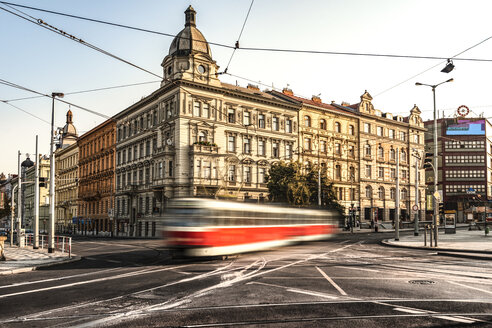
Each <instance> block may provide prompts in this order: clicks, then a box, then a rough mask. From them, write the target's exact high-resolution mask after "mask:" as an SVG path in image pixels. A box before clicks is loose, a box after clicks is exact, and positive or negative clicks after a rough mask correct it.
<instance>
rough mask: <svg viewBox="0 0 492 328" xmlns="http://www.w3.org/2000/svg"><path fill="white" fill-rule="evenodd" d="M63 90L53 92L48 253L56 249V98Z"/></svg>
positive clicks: (59, 96)
mask: <svg viewBox="0 0 492 328" xmlns="http://www.w3.org/2000/svg"><path fill="white" fill-rule="evenodd" d="M63 96H64V94H63V93H61V92H53V93H52V94H51V100H52V102H51V142H50V193H49V197H50V198H49V199H50V209H49V214H50V222H49V227H48V228H49V232H48V253H53V252H54V251H55V154H54V151H53V146H54V145H55V98H56V97H58V98H63Z"/></svg>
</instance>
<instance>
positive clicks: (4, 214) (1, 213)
mask: <svg viewBox="0 0 492 328" xmlns="http://www.w3.org/2000/svg"><path fill="white" fill-rule="evenodd" d="M10 204H11V198H7V194H5V199H4V203H3V206H4V208H2V209H0V219H1V218H4V217H7V216H9V215H10Z"/></svg>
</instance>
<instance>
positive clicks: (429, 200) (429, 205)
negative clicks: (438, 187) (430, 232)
mask: <svg viewBox="0 0 492 328" xmlns="http://www.w3.org/2000/svg"><path fill="white" fill-rule="evenodd" d="M433 198H434V197H432V195H427V202H426V203H427V206H426V208H425V209H426V210H427V211H432V210H433V209H434V205H433V204H434V203H433Z"/></svg>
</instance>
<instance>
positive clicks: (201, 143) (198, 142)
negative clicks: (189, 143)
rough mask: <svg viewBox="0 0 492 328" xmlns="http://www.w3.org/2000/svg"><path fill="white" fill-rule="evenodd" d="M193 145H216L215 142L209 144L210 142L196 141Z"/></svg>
mask: <svg viewBox="0 0 492 328" xmlns="http://www.w3.org/2000/svg"><path fill="white" fill-rule="evenodd" d="M193 144H194V145H201V146H212V147H217V144H216V143H215V142H210V141H196V142H194V143H193Z"/></svg>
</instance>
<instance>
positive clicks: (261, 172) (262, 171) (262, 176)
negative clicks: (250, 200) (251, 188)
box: [258, 167, 265, 183]
mask: <svg viewBox="0 0 492 328" xmlns="http://www.w3.org/2000/svg"><path fill="white" fill-rule="evenodd" d="M258 183H265V168H264V167H259V168H258Z"/></svg>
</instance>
